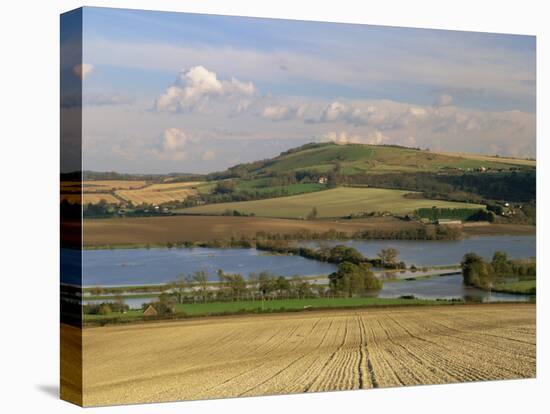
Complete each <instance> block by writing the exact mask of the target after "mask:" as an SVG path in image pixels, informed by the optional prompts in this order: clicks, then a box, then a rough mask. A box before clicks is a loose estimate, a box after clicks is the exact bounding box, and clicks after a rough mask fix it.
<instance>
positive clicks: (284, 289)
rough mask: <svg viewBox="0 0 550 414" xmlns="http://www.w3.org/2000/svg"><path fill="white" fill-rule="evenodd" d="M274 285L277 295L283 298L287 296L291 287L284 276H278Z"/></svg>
mask: <svg viewBox="0 0 550 414" xmlns="http://www.w3.org/2000/svg"><path fill="white" fill-rule="evenodd" d="M275 285H276V287H277V293H278V294H279V297H281V298H282V297H283V295H287V296H288V295H289V294H290V290H291V286H290V282H289V281H288V279H287V278H286V277H284V276H279V277H278V278H277V281H276V282H275Z"/></svg>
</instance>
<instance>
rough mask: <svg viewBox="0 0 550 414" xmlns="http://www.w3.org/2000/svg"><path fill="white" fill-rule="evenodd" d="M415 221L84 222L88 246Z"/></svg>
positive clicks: (480, 229)
mask: <svg viewBox="0 0 550 414" xmlns="http://www.w3.org/2000/svg"><path fill="white" fill-rule="evenodd" d="M421 226H422V224H419V223H417V222H413V221H403V220H399V219H396V218H394V217H372V218H366V219H356V220H312V221H308V220H291V219H275V218H263V217H230V216H169V217H135V218H112V219H87V220H84V244H85V245H86V246H107V245H113V246H116V245H129V244H137V245H140V244H166V243H177V242H182V241H189V242H197V241H212V240H227V239H229V238H231V237H235V238H237V239H238V238H241V237H248V238H252V237H255V236H256V233H257V232H259V231H263V232H266V233H270V234H290V235H291V234H296V233H300V232H304V231H310V232H312V233H320V234H322V233H326V232H327V231H330V230H334V231H338V232H344V233H347V234H348V236H351V235H352V234H353V233H355V232H358V231H364V230H386V231H398V230H401V229H410V228H418V227H421ZM464 232H465V234H466V235H483V234H496V235H498V234H534V233H535V226H528V225H508V224H491V225H485V226H477V227H464Z"/></svg>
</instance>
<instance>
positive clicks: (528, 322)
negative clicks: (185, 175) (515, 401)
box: [62, 304, 536, 406]
mask: <svg viewBox="0 0 550 414" xmlns="http://www.w3.org/2000/svg"><path fill="white" fill-rule="evenodd" d="M62 329H64V330H70V329H71V328H67V327H63V328H62ZM83 363H84V367H83V368H84V372H86V375H85V376H84V384H83V385H84V401H83V403H84V405H86V406H94V405H106V404H123V403H130V402H132V403H139V402H153V401H169V400H179V399H205V398H219V397H237V396H253V395H262V394H283V393H285V394H286V393H300V392H316V391H329V390H351V389H364V388H378V387H394V386H402V385H420V384H440V383H453V382H464V381H483V380H497V379H510V378H532V377H534V376H535V374H536V346H535V305H531V304H508V305H461V306H442V307H412V308H391V309H390V308H384V309H369V310H360V311H359V310H358V311H335V310H332V311H319V312H307V313H295V314H293V313H288V314H275V315H267V316H264V315H261V316H237V317H226V318H209V319H194V320H188V321H181V322H162V323H149V324H136V325H129V326H111V327H101V328H86V329H84V332H83Z"/></svg>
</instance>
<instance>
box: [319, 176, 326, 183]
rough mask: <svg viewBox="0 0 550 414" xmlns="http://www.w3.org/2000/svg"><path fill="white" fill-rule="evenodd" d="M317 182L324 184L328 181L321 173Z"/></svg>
mask: <svg viewBox="0 0 550 414" xmlns="http://www.w3.org/2000/svg"><path fill="white" fill-rule="evenodd" d="M318 182H319V184H326V183H328V178H327V177H325V176H324V175H322V176H320V177H319V181H318Z"/></svg>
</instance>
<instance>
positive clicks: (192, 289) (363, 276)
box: [144, 262, 383, 314]
mask: <svg viewBox="0 0 550 414" xmlns="http://www.w3.org/2000/svg"><path fill="white" fill-rule="evenodd" d="M217 277H218V281H217V283H214V282H212V281H209V278H208V273H207V272H206V271H197V272H194V273H193V274H191V275H188V276H184V275H182V276H181V277H179V278H178V279H177V280H175V281H174V282H172V283H170V284H169V286H168V289H166V290H165V291H164V292H163V293H162V294H161V295H160V296H159V299H158V301H157V302H154V303H149V304H146V305H145V306H144V308H146V307H147V306H148V305H153V306H154V307H155V309H156V310H157V312H158V313H159V314H169V313H173V312H174V311H175V307H176V305H177V304H184V303H207V302H212V301H244V300H274V299H304V298H331V297H352V296H358V295H359V296H360V295H364V294H366V293H368V292H369V291H373V290H379V289H381V288H382V286H383V282H382V281H381V280H379V279H378V278H377V277H376V276H375V275H374V273H373V272H372V270H371V265H370V264H369V263H359V264H356V263H351V262H342V263H340V264H339V265H338V270H337V271H336V272H334V273H331V274H330V275H329V283H328V284H323V283H316V281H312V280H311V279H308V278H305V277H302V276H297V275H296V276H292V277H285V276H278V275H275V274H272V273H270V272H267V271H263V272H260V273H254V272H253V273H250V274H249V277H248V279H245V278H244V277H243V276H242V275H241V274H238V273H225V272H224V271H223V270H221V269H220V270H218V271H217ZM160 304H162V305H160Z"/></svg>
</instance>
